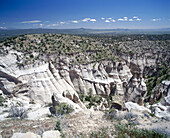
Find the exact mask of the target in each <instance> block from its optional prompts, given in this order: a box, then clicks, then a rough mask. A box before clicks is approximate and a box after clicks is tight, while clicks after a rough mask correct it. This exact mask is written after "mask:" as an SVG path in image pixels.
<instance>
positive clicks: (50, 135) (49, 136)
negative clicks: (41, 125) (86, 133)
mask: <svg viewBox="0 0 170 138" xmlns="http://www.w3.org/2000/svg"><path fill="white" fill-rule="evenodd" d="M42 138H61V136H60V132H59V131H58V130H50V131H45V132H44V133H43V135H42Z"/></svg>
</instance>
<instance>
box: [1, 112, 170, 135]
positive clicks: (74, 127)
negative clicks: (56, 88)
mask: <svg viewBox="0 0 170 138" xmlns="http://www.w3.org/2000/svg"><path fill="white" fill-rule="evenodd" d="M103 115H104V112H102V111H91V110H85V111H83V112H78V113H74V114H70V115H67V116H65V117H64V118H60V117H50V118H49V119H44V120H43V119H41V120H25V119H24V120H14V119H9V120H5V121H2V122H0V135H2V137H3V138H10V137H11V136H12V135H13V133H15V132H21V133H25V132H28V131H30V132H33V133H36V134H39V135H42V133H43V132H44V131H47V130H54V129H55V127H56V122H57V120H60V122H61V126H62V130H63V133H66V134H67V137H68V138H72V137H76V136H78V135H80V134H84V135H87V136H88V134H89V133H91V132H92V131H97V130H99V129H100V128H103V127H105V128H106V127H108V128H109V129H113V130H114V124H117V123H118V122H117V121H113V122H112V121H109V120H106V119H105V118H104V117H103ZM138 127H139V128H146V129H153V128H154V129H156V128H162V129H163V130H166V131H167V132H168V131H169V130H170V122H169V121H165V120H161V119H153V121H151V123H147V122H146V123H145V122H144V123H143V124H140V125H138Z"/></svg>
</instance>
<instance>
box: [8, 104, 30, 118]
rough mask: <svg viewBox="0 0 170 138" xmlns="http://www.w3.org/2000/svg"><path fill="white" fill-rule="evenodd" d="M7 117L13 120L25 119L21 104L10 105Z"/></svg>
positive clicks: (25, 113)
mask: <svg viewBox="0 0 170 138" xmlns="http://www.w3.org/2000/svg"><path fill="white" fill-rule="evenodd" d="M9 117H11V118H14V119H24V118H27V110H26V108H24V107H23V105H21V104H19V103H18V104H14V103H11V107H10V112H9Z"/></svg>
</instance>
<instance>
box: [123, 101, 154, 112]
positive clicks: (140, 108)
mask: <svg viewBox="0 0 170 138" xmlns="http://www.w3.org/2000/svg"><path fill="white" fill-rule="evenodd" d="M125 108H126V109H127V110H128V111H131V109H134V110H137V111H147V112H149V113H151V111H150V110H149V109H148V108H146V107H144V106H140V105H138V104H137V103H133V102H127V103H125Z"/></svg>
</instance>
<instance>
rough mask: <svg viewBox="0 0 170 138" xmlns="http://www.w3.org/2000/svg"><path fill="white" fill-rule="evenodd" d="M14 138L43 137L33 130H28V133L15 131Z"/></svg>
mask: <svg viewBox="0 0 170 138" xmlns="http://www.w3.org/2000/svg"><path fill="white" fill-rule="evenodd" d="M12 138H41V136H39V135H37V134H34V133H32V132H27V133H14V134H13V136H12Z"/></svg>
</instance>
